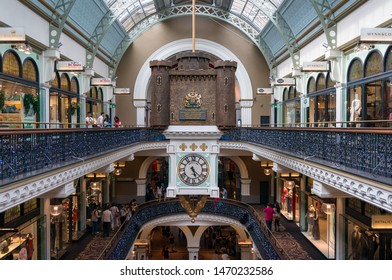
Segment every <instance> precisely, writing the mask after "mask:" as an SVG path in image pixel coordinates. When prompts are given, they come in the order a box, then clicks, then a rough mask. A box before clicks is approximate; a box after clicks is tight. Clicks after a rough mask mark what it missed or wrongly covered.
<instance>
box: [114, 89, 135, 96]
mask: <svg viewBox="0 0 392 280" xmlns="http://www.w3.org/2000/svg"><path fill="white" fill-rule="evenodd" d="M113 93H114V94H115V95H128V94H131V89H130V88H115V89H114V91H113Z"/></svg>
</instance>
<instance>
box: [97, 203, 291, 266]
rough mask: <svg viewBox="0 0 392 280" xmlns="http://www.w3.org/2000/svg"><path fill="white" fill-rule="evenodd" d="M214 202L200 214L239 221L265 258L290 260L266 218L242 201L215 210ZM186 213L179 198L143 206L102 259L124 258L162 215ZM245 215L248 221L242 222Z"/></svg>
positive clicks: (207, 205) (223, 205) (106, 249)
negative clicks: (147, 225) (144, 228)
mask: <svg viewBox="0 0 392 280" xmlns="http://www.w3.org/2000/svg"><path fill="white" fill-rule="evenodd" d="M214 202H216V201H214V200H213V199H208V200H207V203H206V204H205V207H204V208H203V209H202V210H201V212H200V214H203V213H204V214H212V215H217V216H225V217H229V218H232V219H236V220H238V221H239V222H241V224H243V226H244V227H245V228H246V229H247V231H248V233H249V234H250V235H251V237H252V239H253V242H254V246H256V248H257V249H258V251H259V252H260V254H261V255H262V257H264V258H269V259H290V257H289V255H288V254H287V252H286V251H285V250H284V249H283V247H282V246H281V245H280V243H279V242H278V240H277V239H276V238H275V237H274V236H273V234H272V233H271V232H270V231H269V230H268V228H267V226H266V224H265V223H264V222H263V219H262V218H261V216H260V215H258V213H257V211H256V210H255V209H254V208H253V207H251V206H250V205H248V204H246V203H243V202H240V201H236V200H229V199H225V200H220V202H222V206H220V207H219V209H217V208H215V207H214ZM230 205H231V207H230ZM241 209H242V210H241ZM184 213H186V212H185V210H184V209H183V208H182V207H181V205H180V202H179V200H178V199H169V200H167V201H161V202H159V201H157V200H153V201H149V202H146V203H142V204H140V205H139V206H138V210H137V212H136V213H135V215H133V216H132V217H131V219H130V221H129V222H128V223H127V224H126V225H125V228H124V230H123V231H122V232H121V234H120V236H119V237H118V238H116V240H114V239H113V240H111V241H110V245H109V244H108V245H107V246H106V247H105V249H104V252H102V254H101V255H100V258H101V259H124V258H125V257H126V255H128V253H129V250H130V249H131V247H132V244H133V242H134V240H135V239H136V236H138V234H139V233H140V232H139V231H140V228H141V227H142V226H143V224H145V223H147V222H149V221H152V220H154V219H156V218H158V217H159V216H161V215H165V216H167V215H176V214H184ZM244 216H246V217H247V218H246V219H243V217H244ZM109 247H110V249H109Z"/></svg>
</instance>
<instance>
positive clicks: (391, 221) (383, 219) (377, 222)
mask: <svg viewBox="0 0 392 280" xmlns="http://www.w3.org/2000/svg"><path fill="white" fill-rule="evenodd" d="M372 228H373V229H392V215H372Z"/></svg>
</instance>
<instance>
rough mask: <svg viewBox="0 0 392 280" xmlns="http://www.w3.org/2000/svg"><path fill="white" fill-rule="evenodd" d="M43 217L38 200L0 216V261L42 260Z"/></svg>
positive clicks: (28, 202) (21, 205)
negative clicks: (40, 213)
mask: <svg viewBox="0 0 392 280" xmlns="http://www.w3.org/2000/svg"><path fill="white" fill-rule="evenodd" d="M44 224H45V217H44V216H39V199H31V200H29V201H27V202H25V203H23V204H20V205H17V206H14V207H12V208H10V209H8V210H6V211H5V212H3V213H1V214H0V234H1V235H0V260H42V259H45V256H44V252H45V250H44V249H43V248H42V246H43V244H44V242H43V240H45V236H44V234H45V233H44V231H43V229H44Z"/></svg>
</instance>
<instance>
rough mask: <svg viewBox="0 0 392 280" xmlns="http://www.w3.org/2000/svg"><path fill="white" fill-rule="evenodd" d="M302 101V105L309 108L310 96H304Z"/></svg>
mask: <svg viewBox="0 0 392 280" xmlns="http://www.w3.org/2000/svg"><path fill="white" fill-rule="evenodd" d="M301 102H302V107H303V108H308V107H309V103H310V100H309V97H304V98H302V99H301Z"/></svg>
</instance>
